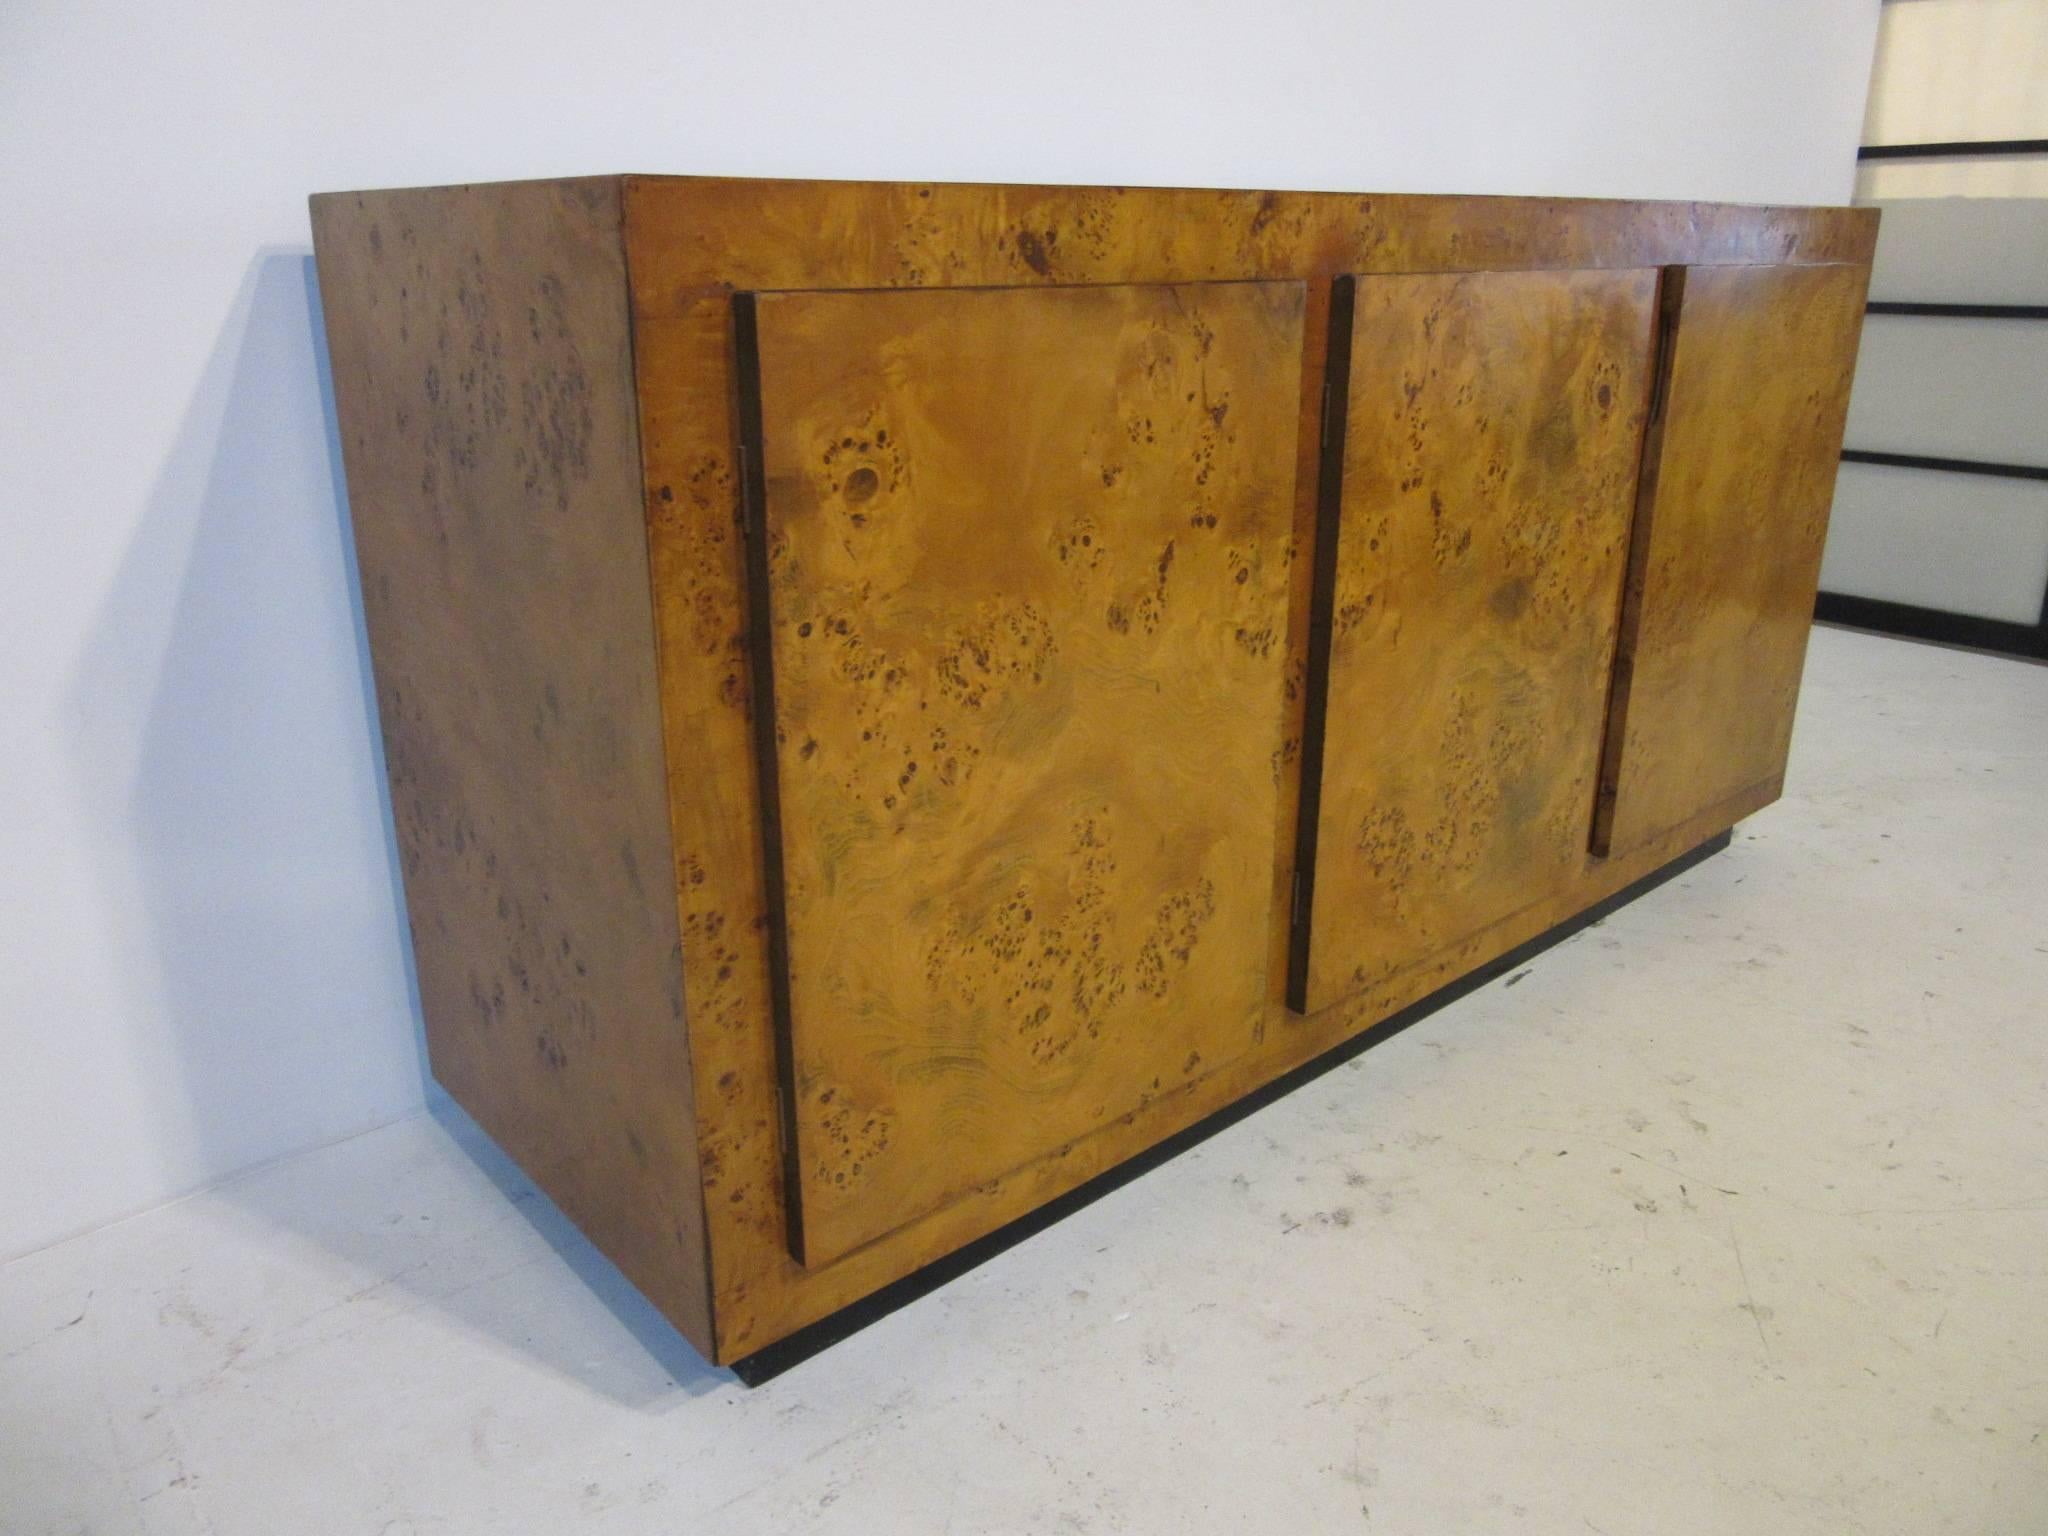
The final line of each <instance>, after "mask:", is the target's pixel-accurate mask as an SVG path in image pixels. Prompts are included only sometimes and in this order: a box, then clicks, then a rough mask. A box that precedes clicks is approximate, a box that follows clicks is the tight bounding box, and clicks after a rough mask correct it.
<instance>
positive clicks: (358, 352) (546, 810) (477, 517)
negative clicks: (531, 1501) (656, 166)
mask: <svg viewBox="0 0 2048 1536" xmlns="http://www.w3.org/2000/svg"><path fill="white" fill-rule="evenodd" d="M313 232H314V246H315V249H316V251H317V252H318V257H319V271H320V292H321V299H322V304H323V308H324V311H325V318H326V327H327V336H328V342H329V347H330V350H331V355H332V359H333V369H334V386H335V388H334V393H335V403H336V409H337V411H338V414H339V417H340V428H341V439H342V448H343V453H344V456H345V459H346V462H347V470H348V489H349V504H350V512H351V518H352V521H353V525H354V532H355V541H356V550H357V556H358V563H359V567H360V570H361V576H362V599H363V607H364V614H365V618H366V620H367V624H368V629H369V636H370V644H371V654H372V658H373V661H374V667H375V674H376V684H377V704H378V711H379V714H380V715H381V717H382V721H383V729H384V753H385V763H386V767H387V769H388V772H389V778H390V786H391V805H392V811H393V815H394V818H395V821H396V828H397V836H398V845H399V853H400V857H401V859H402V861H403V868H404V877H405V889H406V900H407V906H408V909H409V911H410V915H411V921H412V930H413V940H414V945H413V949H414V960H415V964H416V967H417V973H418V977H419V989H420V1003H421V1007H422V1009H423V1011H424V1013H425V1017H426V1029H427V1045H428V1050H429V1053H430V1055H431V1058H432V1063H433V1069H434V1075H435V1076H436V1077H437V1078H438V1079H439V1080H440V1081H441V1083H442V1084H443V1085H444V1086H446V1087H447V1089H448V1091H449V1092H450V1093H451V1094H453V1095H454V1097H455V1099H456V1101H457V1102H458V1103H460V1104H461V1105H462V1106H463V1107H464V1108H465V1109H466V1110H468V1111H469V1113H470V1114H472V1115H473V1116H475V1117H476V1119H477V1120H478V1122H479V1123H480V1124H482V1125H483V1127H484V1128H485V1129H486V1130H487V1131H489V1132H490V1134H491V1136H492V1137H493V1138H494V1139H495V1140H496V1141H497V1142H498V1143H499V1144H500V1145H502V1146H503V1147H504V1148H505V1149H506V1150H507V1151H508V1152H510V1153H511V1155H512V1156H513V1157H514V1158H516V1159H517V1160H518V1162H519V1164H520V1166H521V1167H523V1168H524V1169H525V1170H526V1171H527V1173H529V1174H530V1175H531V1176H532V1177H533V1179H534V1182H535V1183H537V1184H538V1185H539V1186H540V1187H541V1188H542V1189H543V1190H545V1191H546V1192H547V1193H548V1194H549V1195H550V1196H551V1197H552V1198H553V1199H554V1200H555V1202H556V1203H557V1204H558V1205H560V1206H561V1207H562V1209H563V1210H564V1211H565V1212H567V1213H568V1215H569V1216H570V1218H571V1219H573V1220H574V1221H575V1222H576V1224H577V1225H578V1226H580V1227H581V1228H582V1229H583V1230H584V1231H585V1232H587V1233H588V1234H589V1235H590V1237H591V1238H592V1240H593V1241H594V1242H596V1243H597V1244H598V1246H599V1247H600V1248H602V1249H603V1250H604V1251H605V1252H606V1253H607V1254H608V1255H610V1257H611V1258H612V1259H613V1260H614V1261H615V1262H616V1263H617V1264H618V1265H619V1267H620V1268H621V1269H622V1270H624V1271H625V1273H626V1274H627V1275H628V1276H629V1277H630V1278H631V1279H632V1280H633V1282H634V1283H635V1284H636V1285H638V1286H639V1287H640V1288H641V1289H642V1290H643V1291H644V1292H646V1294H647V1295H648V1296H649V1297H651V1298H652V1299H653V1300H654V1301H655V1303H656V1304H657V1305H658V1306H660V1307H661V1309H662V1310H663V1312H665V1313H666V1314H667V1315H668V1316H669V1317H670V1318H671V1319H672V1320H673V1321H674V1322H675V1324H676V1326H677V1327H678V1328H680V1329H681V1330H682V1331H683V1332H684V1333H685V1334H686V1335H687V1336H688V1337H689V1338H690V1340H691V1341H692V1342H693V1343H695V1344H696V1345H697V1346H698V1347H699V1348H700V1349H703V1350H705V1351H706V1352H707V1353H708V1352H711V1351H714V1350H715V1349H716V1348H717V1344H716V1340H715V1338H714V1337H713V1333H712V1326H711V1298H710V1294H709V1267H708V1258H707V1254H706V1242H705V1223H704V1213H703V1203H702V1192H701V1183H700V1179H699V1174H698V1162H697V1125H696V1119H695V1101H694V1095H693V1093H692V1090H691V1077H690V1072H691V1066H690V1054H689V1049H688V1040H687V1037H686V1035H685V1032H684V1029H683V1016H682V1009H683V1003H682V976H681V969H680V966H679V965H678V963H677V962H678V953H677V945H678V934H677V929H676V908H675V905H674V900H673V894H672V893H673V889H674V880H673V875H672V870H673V868H674V854H673V851H672V848H671V845H670V842H669V830H668V806H667V788H668V786H667V785H666V784H665V782H664V775H663V768H662V760H661V738H660V731H661V716H660V706H659V702H658V695H657V687H656V679H655V658H654V655H653V653H652V650H651V647H650V644H649V637H650V635H651V634H652V630H653V623H654V617H653V611H652V600H651V594H650V588H649V577H648V570H647V553H646V537H645V531H644V530H645V521H644V518H643V515H642V502H641V496H640V490H639V486H640V463H639V445H638V442H637V428H638V422H637V418H636V414H635V410H634V398H633V377H632V360H631V345H630V339H629V332H628V315H627V305H626V283H625V260H624V252H623V250H622V248H621V244H620V207H619V186H618V183H617V181H616V180H614V179H601V180H593V181H575V182H530V183H522V184H518V185H512V186H498V187H476V188H447V189H439V190H427V191H419V192H391V193H366V194H339V195H335V196H331V197H320V198H315V199H314V201H313Z"/></svg>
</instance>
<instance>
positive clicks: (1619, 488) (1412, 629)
mask: <svg viewBox="0 0 2048 1536" xmlns="http://www.w3.org/2000/svg"><path fill="white" fill-rule="evenodd" d="M1656 291H1657V273H1656V271H1655V270H1654V269H1651V270H1620V271H1611V272H1593V273H1571V272H1498V273H1476V274H1475V273H1463V274H1426V275H1417V276H1378V277H1368V278H1364V279H1361V280H1360V281H1359V282H1358V283H1357V285H1356V300H1355V307H1354V312H1353V319H1352V354H1351V374H1350V388H1349V405H1348V412H1347V417H1348V429H1347V432H1346V435H1345V440H1344V474H1343V491H1342V501H1341V516H1340V518H1339V520H1338V526H1337V528H1336V529H1335V530H1334V532H1335V537H1336V580H1335V587H1334V594H1333V607H1332V628H1331V650H1330V659H1329V677H1328V690H1327V711H1328V713H1327V722H1326V727H1325V737H1324V743H1325V744H1324V780H1323V789H1322V794H1321V805H1320V814H1319V817H1318V834H1317V838H1316V843H1315V846H1316V850H1317V853H1316V859H1315V865H1314V871H1313V884H1312V888H1311V892H1312V894H1311V914H1312V916H1311V922H1310V933H1309V968H1308V978H1307V980H1308V986H1307V994H1306V1002H1307V1006H1308V1007H1309V1008H1310V1009H1316V1008H1322V1007H1326V1006H1328V1005H1329V1004H1331V1003H1333V1002H1335V1001H1337V1000H1338V999H1340V998H1342V997H1344V996H1346V995H1347V994H1349V993H1352V992H1355V991H1358V990H1360V989H1362V988H1364V987H1367V986H1370V985H1375V984H1384V983H1385V982H1387V981H1388V980H1390V979H1391V978H1393V977H1396V976H1398V975H1399V974H1400V973H1401V972H1403V971H1405V970H1407V969H1408V968H1410V967H1412V966H1414V965H1416V964H1418V963H1420V962H1421V961H1423V960H1424V959H1426V958H1428V957H1429V956H1430V955H1432V954H1435V953H1437V952H1439V951H1441V950H1443V949H1446V948H1448V947H1451V946H1454V945H1456V944H1458V943H1461V942H1463V941H1465V940H1467V939H1469V938H1471V937H1472V936H1474V935H1475V934H1478V933H1481V932H1483V931H1485V930H1486V929H1488V928H1491V927H1493V926H1495V925H1497V924H1499V923H1500V922H1502V921H1503V920H1505V919H1508V918H1510V917H1512V916H1513V915H1514V914H1516V913H1517V912H1520V911H1522V910H1523V909H1525V908H1527V907H1530V906H1534V905H1539V904H1541V903H1542V902H1544V901H1545V900H1547V899H1549V898H1552V897H1554V896H1555V895H1556V894H1557V893H1558V892H1560V891H1562V890H1565V889H1567V888H1568V887H1569V886H1570V885H1572V884H1573V883H1574V882H1575V881H1577V880H1578V879H1579V877H1580V875H1581V872H1582V868H1583V865H1584V862H1585V854H1586V840H1587V835H1588V832H1589V829H1590V825H1591V817H1592V809H1593V789H1594V781H1595V775H1596V771H1597V769H1598V766H1599V757H1600V747H1601V739H1602V726H1603V722H1604V718H1605V713H1606V710H1605V705H1606V699H1607V680H1608V669H1609V666H1610V664H1611V662H1612V660H1613V655H1614V641H1615V627H1616V624H1617V621H1618V618H1619V612H1620V605H1621V588H1622V569H1623V562H1624V559H1625V557H1626V552H1627V540H1628V533H1629V525H1630V518H1631V514H1632V512H1633V510H1634V503H1635V496H1634V492H1635V483H1636V465H1637V457H1638V454H1639V452H1640V448H1641V442H1642V429H1643V420H1644V414H1645V411H1646V409H1647V407H1648V403H1649V388H1650V343H1651V321H1652V318H1653V312H1654V307H1655V299H1656ZM1324 536H1325V537H1329V536H1330V532H1329V531H1327V530H1326V531H1325V534H1324Z"/></svg>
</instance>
